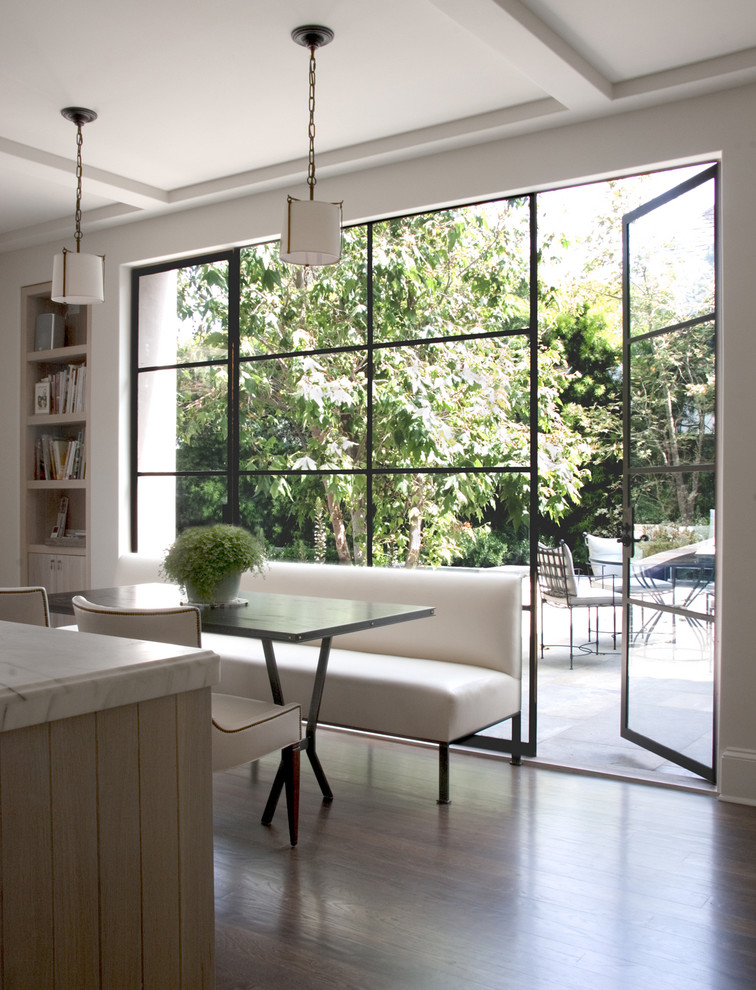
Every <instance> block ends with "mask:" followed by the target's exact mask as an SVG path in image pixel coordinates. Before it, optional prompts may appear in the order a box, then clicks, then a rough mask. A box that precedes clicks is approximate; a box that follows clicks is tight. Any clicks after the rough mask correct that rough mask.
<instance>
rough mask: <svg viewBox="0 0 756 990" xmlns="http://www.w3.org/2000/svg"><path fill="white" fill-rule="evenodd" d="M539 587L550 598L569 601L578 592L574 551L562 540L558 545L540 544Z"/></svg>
mask: <svg viewBox="0 0 756 990" xmlns="http://www.w3.org/2000/svg"><path fill="white" fill-rule="evenodd" d="M538 587H539V588H540V590H541V594H542V595H546V596H547V597H548V598H561V599H563V600H564V601H565V602H567V601H568V600H569V598H570V596H575V595H577V593H578V588H577V578H576V576H575V567H574V564H573V561H572V553H571V551H570V548H569V547H568V546H567V544H566V543H565V542H564V540H562V541H561V542H560V544H559V546H558V547H547V546H544V545H543V544H542V543H539V544H538Z"/></svg>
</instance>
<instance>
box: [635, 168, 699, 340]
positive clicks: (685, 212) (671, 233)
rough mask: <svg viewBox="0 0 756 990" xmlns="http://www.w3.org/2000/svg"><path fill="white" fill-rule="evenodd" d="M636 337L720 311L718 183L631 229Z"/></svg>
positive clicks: (655, 212)
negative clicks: (716, 281)
mask: <svg viewBox="0 0 756 990" xmlns="http://www.w3.org/2000/svg"><path fill="white" fill-rule="evenodd" d="M629 231H630V234H629V236H630V259H631V260H630V325H631V327H632V331H631V332H632V334H633V336H635V335H637V334H641V333H647V332H648V331H650V330H658V329H660V328H661V327H665V326H671V325H672V324H675V323H682V322H683V321H685V320H691V319H694V318H696V317H698V316H704V315H706V314H707V313H712V312H713V311H714V180H713V179H712V180H710V181H708V182H704V183H703V184H702V185H700V186H697V187H696V188H695V189H693V190H691V191H690V192H687V193H685V194H684V195H682V196H679V197H677V198H676V199H673V200H671V201H670V202H669V203H665V204H664V205H663V206H660V207H658V208H656V209H654V210H652V211H651V212H649V213H647V214H645V215H643V216H640V217H638V218H637V219H636V220H633V222H632V223H631V225H630V228H629Z"/></svg>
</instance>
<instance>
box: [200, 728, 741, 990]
mask: <svg viewBox="0 0 756 990" xmlns="http://www.w3.org/2000/svg"><path fill="white" fill-rule="evenodd" d="M319 752H320V754H321V757H322V759H323V765H324V767H325V768H326V772H327V773H328V777H329V781H330V783H331V785H332V787H333V789H334V792H335V800H334V801H333V803H332V804H331V805H323V804H322V802H321V800H320V794H319V791H318V788H317V785H316V784H315V782H314V780H313V779H312V775H311V774H310V773H309V771H308V770H307V769H306V768H304V769H303V778H302V809H301V818H300V839H299V845H298V847H297V848H296V849H294V850H292V849H290V848H289V846H288V841H287V836H286V827H285V821H284V820H283V819H281V821H279V820H277V819H276V820H274V823H273V825H272V827H271V828H269V829H266V828H263V827H261V826H260V824H259V816H260V811H261V809H262V807H263V804H264V802H265V797H266V795H267V789H268V787H269V786H270V783H271V782H272V778H273V775H274V773H275V768H276V760H275V757H274V758H273V759H271V760H268V759H266V760H264V761H261V763H260V764H259V765H258V769H257V773H256V778H253V777H252V776H251V775H250V772H249V769H248V768H237V769H236V770H233V771H229V772H227V773H222V774H215V777H214V791H215V825H214V834H215V882H216V902H215V906H216V973H217V987H218V990H232V988H233V990H253V988H257V987H260V988H263V987H265V988H270V987H275V986H292V987H297V990H309V988H312V990H316V988H317V990H321V988H323V987H327V988H334V990H340V988H350V990H354V988H359V990H396V988H400V987H401V988H408V990H426V988H427V990H459V988H461V987H465V988H470V990H509V988H510V987H511V988H513V990H514V988H518V990H520V988H521V987H523V986H527V987H528V988H529V990H594V988H595V990H606V988H607V987H622V988H623V990H635V988H638V990H648V988H651V987H653V990H683V988H684V990H712V988H716V990H741V988H742V990H744V988H746V987H751V986H753V985H755V984H756V867H754V859H755V857H754V856H753V849H754V848H756V808H748V807H743V806H736V805H725V804H721V803H719V802H717V801H716V800H715V799H714V798H712V797H711V796H709V795H706V794H700V793H691V792H686V791H682V790H672V789H664V788H658V787H651V786H648V785H645V784H639V783H630V782H623V781H616V780H607V779H599V778H592V777H588V776H582V775H573V774H566V773H559V772H556V771H552V770H546V769H542V768H535V767H532V766H521V767H512V766H511V765H510V764H509V763H507V762H506V761H505V760H499V759H493V758H490V757H488V756H483V755H476V754H469V755H468V754H465V753H455V754H454V755H453V758H452V774H453V780H452V796H453V803H452V804H451V805H450V806H447V807H439V806H438V805H436V803H435V773H436V762H437V756H436V753H435V751H434V750H432V749H429V748H423V747H415V746H408V745H403V744H399V743H393V742H388V741H384V740H371V739H368V738H366V737H359V736H352V735H349V734H344V733H338V732H322V733H321V736H320V741H319Z"/></svg>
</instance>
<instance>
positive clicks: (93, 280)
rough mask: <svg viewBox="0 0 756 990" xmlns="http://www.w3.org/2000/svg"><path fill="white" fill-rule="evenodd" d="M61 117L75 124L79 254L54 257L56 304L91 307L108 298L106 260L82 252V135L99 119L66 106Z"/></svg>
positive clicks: (53, 279) (75, 217)
mask: <svg viewBox="0 0 756 990" xmlns="http://www.w3.org/2000/svg"><path fill="white" fill-rule="evenodd" d="M60 113H61V116H62V117H65V119H66V120H70V121H71V123H73V124H75V125H76V213H75V214H74V223H75V232H74V238H75V240H76V251H69V250H68V249H67V248H63V250H62V252H61V253H60V254H56V255H55V257H54V258H53V277H52V292H51V294H50V298H51V299H52V301H53V302H57V303H65V304H67V305H69V306H90V305H91V304H92V303H101V302H103V300H104V299H105V290H104V281H105V279H104V267H105V259H104V258H103V257H102V255H98V254H83V253H82V251H81V237H82V235H81V177H82V172H83V166H82V162H81V147H82V143H83V140H82V135H81V129H82V127H83V126H84V124H91V123H92V121H93V120H97V114H96V113H95V112H94V110H87V108H86V107H64V108H63V109H62V110H61V111H60Z"/></svg>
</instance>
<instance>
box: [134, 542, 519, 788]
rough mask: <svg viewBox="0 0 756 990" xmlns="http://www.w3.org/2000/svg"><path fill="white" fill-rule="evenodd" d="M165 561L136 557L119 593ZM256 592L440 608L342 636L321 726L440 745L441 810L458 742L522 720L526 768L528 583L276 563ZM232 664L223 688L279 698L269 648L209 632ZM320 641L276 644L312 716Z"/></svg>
mask: <svg viewBox="0 0 756 990" xmlns="http://www.w3.org/2000/svg"><path fill="white" fill-rule="evenodd" d="M159 572H160V562H159V560H158V559H157V558H150V557H146V556H143V555H140V554H126V555H124V556H122V557H121V558H120V560H119V563H118V568H117V572H116V576H115V584H117V585H127V584H139V583H143V582H150V581H158V580H161V579H162V578H161V576H160V573H159ZM255 591H261V592H269V593H274V594H277V593H280V594H293V595H310V596H315V597H327V598H352V599H358V600H364V601H379V602H392V603H398V604H410V605H431V606H433V607H434V608H435V614H434V615H433V616H431V617H430V618H423V619H416V620H412V621H409V622H401V623H397V624H395V625H388V626H383V627H380V628H376V629H369V630H365V631H363V632H357V633H350V634H349V635H344V636H338V637H336V638H335V639H334V641H333V647H332V650H331V655H330V660H329V664H328V673H327V676H326V683H325V690H324V693H323V700H322V705H321V709H320V716H319V723H321V724H324V725H333V726H339V727H343V728H348V729H356V730H360V731H364V732H370V733H375V734H381V735H388V736H397V737H403V738H407V739H413V740H422V741H427V742H432V743H437V744H438V746H439V798H438V800H439V802H440V803H448V801H449V744H450V743H454V742H459V741H460V740H463V739H465V738H466V737H468V736H470V735H472V734H473V733H475V732H478V731H479V730H481V729H484V728H487V727H488V726H491V725H495V724H496V723H497V722H501V721H504V720H506V719H510V718H511V719H512V740H513V746H512V748H513V762H515V763H519V759H520V752H519V746H520V707H521V660H522V579H521V576H520V575H518V574H512V573H507V572H503V571H499V570H493V569H490V570H488V569H483V570H476V571H467V570H464V569H461V568H439V569H431V568H427V569H426V568H420V569H415V570H409V569H406V570H405V569H398V568H367V567H349V566H339V565H334V564H308V563H290V562H279V561H273V562H271V563H270V564H268V565H267V567H266V570H265V573H264V574H262V575H259V574H257V575H255V574H251V573H246V574H245V575H244V576H243V577H242V586H241V594H242V596H245V595H247V596H248V595H250V594H254V592H255ZM202 642H203V646H205V647H206V648H209V649H211V650H213V651H214V652H215V653H217V654H218V655H219V656H220V657H221V680H220V684H218V685H217V688H216V690H218V691H220V692H222V693H224V694H237V695H243V696H245V697H251V698H268V697H269V695H270V685H269V681H268V675H267V670H266V666H265V657H264V654H263V649H262V643H261V642H260V641H259V640H255V639H247V638H243V637H238V636H227V635H223V634H220V633H211V632H208V633H203V636H202ZM318 647H319V644H318V643H315V644H312V645H310V644H296V643H276V645H275V653H276V659H277V663H278V668H279V672H280V676H281V684H282V688H283V693H284V698H285V700H286V701H287V702H289V701H299V702H300V703H302V705H303V710H306V708H307V702H308V700H309V698H310V695H311V693H312V687H313V680H314V673H315V666H316V661H317V652H318Z"/></svg>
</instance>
